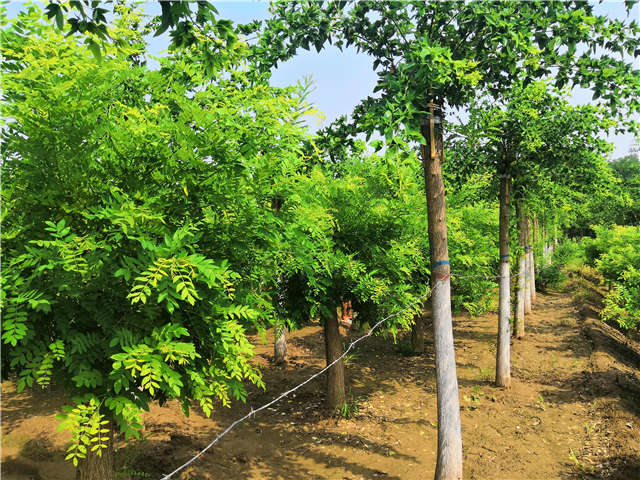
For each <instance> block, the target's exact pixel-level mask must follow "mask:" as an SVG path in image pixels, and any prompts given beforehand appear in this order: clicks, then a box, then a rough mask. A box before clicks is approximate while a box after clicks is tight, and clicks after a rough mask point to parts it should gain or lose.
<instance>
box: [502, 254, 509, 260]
mask: <svg viewBox="0 0 640 480" xmlns="http://www.w3.org/2000/svg"><path fill="white" fill-rule="evenodd" d="M503 258H509V254H508V253H505V254H504V255H500V259H503Z"/></svg>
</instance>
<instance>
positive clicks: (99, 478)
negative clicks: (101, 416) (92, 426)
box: [76, 422, 116, 480]
mask: <svg viewBox="0 0 640 480" xmlns="http://www.w3.org/2000/svg"><path fill="white" fill-rule="evenodd" d="M113 427H114V424H113V422H110V423H109V424H108V425H105V426H104V427H102V428H108V429H109V433H108V434H106V435H109V440H108V441H107V448H103V449H102V451H101V455H100V456H98V455H96V453H95V452H92V451H91V448H87V458H85V459H81V460H79V461H78V467H77V468H76V480H115V478H116V470H115V455H114V449H113V435H114V428H113ZM93 445H94V444H93V443H92V444H91V446H93Z"/></svg>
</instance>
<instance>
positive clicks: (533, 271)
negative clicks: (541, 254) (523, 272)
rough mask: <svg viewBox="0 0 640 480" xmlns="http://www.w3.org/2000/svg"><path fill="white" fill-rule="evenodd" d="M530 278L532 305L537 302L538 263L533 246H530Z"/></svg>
mask: <svg viewBox="0 0 640 480" xmlns="http://www.w3.org/2000/svg"><path fill="white" fill-rule="evenodd" d="M529 267H530V272H529V276H530V277H531V303H533V302H535V301H536V263H535V257H534V256H533V245H530V246H529Z"/></svg>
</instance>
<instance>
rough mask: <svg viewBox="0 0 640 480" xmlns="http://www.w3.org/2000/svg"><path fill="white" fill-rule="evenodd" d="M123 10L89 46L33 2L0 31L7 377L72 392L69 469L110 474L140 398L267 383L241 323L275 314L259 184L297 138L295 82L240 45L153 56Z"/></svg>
mask: <svg viewBox="0 0 640 480" xmlns="http://www.w3.org/2000/svg"><path fill="white" fill-rule="evenodd" d="M119 12H120V16H119V18H118V19H116V21H115V22H114V25H113V26H112V27H111V28H110V29H109V32H110V35H111V36H112V37H114V38H119V39H121V40H122V42H121V45H120V47H118V48H115V47H113V48H112V47H108V49H107V50H106V52H105V55H104V57H103V59H102V61H98V60H97V59H96V58H95V56H94V55H93V54H92V53H91V52H90V51H89V49H88V48H87V47H84V46H81V45H78V44H77V43H76V41H75V40H74V39H73V38H72V37H65V36H63V35H62V34H61V33H57V32H55V31H53V30H52V29H51V28H50V27H48V26H46V25H45V24H43V22H42V19H41V13H40V12H39V10H38V9H37V8H36V7H33V6H32V7H29V8H28V9H27V10H25V11H24V12H22V13H21V14H20V15H19V16H18V18H17V19H16V20H14V21H12V22H11V23H10V25H9V27H8V28H7V29H5V30H4V31H3V32H2V53H3V63H2V70H3V82H4V83H3V85H4V90H3V100H4V105H5V107H4V108H5V110H4V112H5V115H6V117H7V118H8V119H9V120H8V122H7V125H6V127H5V129H4V130H3V132H2V140H3V142H2V156H3V162H2V176H3V179H4V181H5V184H4V188H3V190H2V199H3V219H2V224H3V228H2V241H3V248H4V251H3V253H4V254H3V256H2V270H3V282H2V306H3V324H2V342H3V344H4V347H5V348H3V349H2V364H3V374H5V375H6V374H8V373H11V372H13V373H16V374H17V378H18V380H17V385H18V389H19V390H22V389H23V388H25V387H31V386H34V385H40V386H46V385H48V384H50V383H56V384H57V385H60V386H62V387H63V388H64V389H65V391H66V392H67V393H68V394H69V396H70V397H71V399H72V401H73V405H72V406H70V407H69V408H68V410H67V411H66V414H65V415H64V424H65V425H66V426H67V427H68V428H69V429H70V430H71V432H72V438H73V441H72V445H71V447H70V448H69V450H68V452H67V453H68V454H67V459H70V460H72V461H73V462H74V464H77V465H78V478H79V479H80V480H105V479H113V478H114V471H113V452H112V448H113V437H114V435H115V434H116V433H117V432H118V431H122V432H124V434H125V436H129V435H136V434H137V432H138V430H139V428H140V413H141V410H142V409H147V408H148V406H149V404H151V403H152V402H159V403H161V404H162V403H164V402H167V401H169V400H171V399H177V400H179V401H180V402H181V403H182V407H183V409H184V411H185V413H187V412H188V411H189V409H190V407H191V405H193V404H194V403H195V404H197V405H199V406H200V407H201V408H202V409H203V410H204V412H205V413H206V414H207V415H209V414H210V412H211V411H212V409H213V408H214V403H215V402H218V403H220V404H222V405H229V403H230V401H231V400H232V399H241V400H242V399H244V398H245V395H246V392H245V388H244V386H243V384H244V382H247V381H248V382H251V383H253V384H256V385H258V386H263V383H262V380H261V378H260V375H259V372H258V371H257V370H256V369H255V368H254V367H253V366H252V365H251V364H250V363H249V357H250V356H251V355H252V354H253V347H252V345H251V344H250V343H249V341H248V339H247V337H246V334H245V329H246V328H247V327H250V326H256V327H259V328H262V327H263V326H264V325H265V324H268V323H270V322H271V319H272V317H273V313H272V312H273V301H272V299H271V297H270V293H271V292H272V288H273V284H274V283H276V279H277V278H278V277H277V265H276V264H274V262H273V261H272V260H271V258H273V257H274V254H273V252H274V248H275V245H276V244H275V243H274V240H273V239H274V237H275V235H274V232H277V230H278V228H279V222H278V219H277V218H276V216H275V215H274V212H273V210H272V209H271V205H270V199H271V198H273V197H274V196H275V195H277V194H278V192H279V190H285V189H286V188H287V185H288V184H289V183H290V178H291V177H292V176H293V174H294V173H295V172H297V170H299V169H300V168H301V164H302V163H303V161H304V159H303V158H302V157H301V156H300V145H301V144H302V143H303V141H304V140H305V139H306V134H305V132H304V129H303V128H302V127H301V126H300V125H297V120H298V118H299V111H300V108H301V104H300V96H299V93H298V89H297V88H290V89H276V88H271V87H269V86H268V85H267V84H265V83H264V82H256V81H255V80H254V81H250V80H249V79H248V78H247V76H246V74H245V72H244V71H243V70H242V69H241V68H238V64H239V63H241V62H242V61H243V52H242V51H241V50H240V49H238V50H235V51H228V52H226V55H225V56H224V58H221V59H220V68H219V69H218V70H217V71H216V73H215V75H214V76H211V75H210V74H209V73H207V74H205V72H203V70H202V68H201V67H200V65H202V62H201V61H199V60H200V58H199V57H198V56H199V55H200V53H199V51H197V50H195V49H187V50H183V51H180V52H176V53H175V54H174V55H173V56H171V57H170V58H167V59H164V60H162V61H161V68H160V70H158V71H149V70H146V69H145V68H144V67H143V66H141V65H140V64H139V62H137V60H136V59H137V58H139V57H140V56H141V55H144V43H143V42H142V40H141V38H140V34H139V32H137V31H135V30H134V29H133V25H134V24H135V23H137V21H138V18H137V15H136V13H135V12H130V11H128V10H127V9H122V10H119ZM123 45H127V46H123ZM43 187H46V188H44V189H43ZM265 279H266V282H265Z"/></svg>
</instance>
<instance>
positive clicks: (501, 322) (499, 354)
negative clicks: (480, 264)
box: [496, 257, 511, 387]
mask: <svg viewBox="0 0 640 480" xmlns="http://www.w3.org/2000/svg"><path fill="white" fill-rule="evenodd" d="M510 282H511V278H510V274H509V258H508V257H507V258H503V259H502V260H501V263H500V312H499V314H498V346H497V351H496V385H497V386H499V387H508V386H509V384H510V383H511V325H510V324H509V319H510V317H511V285H510Z"/></svg>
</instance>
